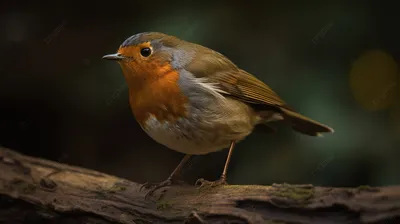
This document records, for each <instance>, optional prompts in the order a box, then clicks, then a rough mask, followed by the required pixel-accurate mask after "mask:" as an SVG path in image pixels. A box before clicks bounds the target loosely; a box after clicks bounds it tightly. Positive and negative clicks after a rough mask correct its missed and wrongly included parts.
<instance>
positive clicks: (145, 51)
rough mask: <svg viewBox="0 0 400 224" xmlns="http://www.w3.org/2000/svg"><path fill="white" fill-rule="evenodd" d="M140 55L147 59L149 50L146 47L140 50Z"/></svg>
mask: <svg viewBox="0 0 400 224" xmlns="http://www.w3.org/2000/svg"><path fill="white" fill-rule="evenodd" d="M140 54H141V55H142V56H143V57H148V56H150V55H151V49H150V48H148V47H145V48H142V49H141V50H140Z"/></svg>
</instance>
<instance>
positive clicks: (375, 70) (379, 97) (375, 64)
mask: <svg viewBox="0 0 400 224" xmlns="http://www.w3.org/2000/svg"><path fill="white" fill-rule="evenodd" d="M397 73H398V72H397V63H396V61H395V60H394V59H393V57H392V56H391V55H389V54H388V53H386V52H384V51H382V50H370V51H368V52H366V53H364V54H363V55H361V56H360V57H359V58H358V59H357V60H356V61H355V62H354V63H353V65H352V68H351V70H350V87H351V89H352V92H353V95H354V97H355V99H356V101H357V102H358V103H359V104H360V105H361V106H362V107H363V108H364V109H367V110H370V111H378V110H383V109H386V108H388V107H389V106H390V105H391V104H392V103H393V102H394V99H395V93H396V89H397V86H398V83H397Z"/></svg>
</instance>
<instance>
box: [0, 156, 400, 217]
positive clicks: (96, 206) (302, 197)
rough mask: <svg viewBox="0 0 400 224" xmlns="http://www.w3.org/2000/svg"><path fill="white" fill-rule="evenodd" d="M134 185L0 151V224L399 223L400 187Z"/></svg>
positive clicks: (126, 181)
mask: <svg viewBox="0 0 400 224" xmlns="http://www.w3.org/2000/svg"><path fill="white" fill-rule="evenodd" d="M139 187H140V185H139V184H137V183H133V182H130V181H128V180H125V179H121V178H118V177H114V176H111V175H107V174H103V173H99V172H96V171H92V170H87V169H84V168H78V167H73V166H68V165H64V164H60V163H56V162H51V161H48V160H44V159H39V158H33V157H29V156H24V155H21V154H19V153H17V152H14V151H11V150H8V149H5V148H0V223H22V222H23V223H43V222H45V221H51V222H52V223H53V222H54V223H299V224H305V223H307V224H311V223H312V224H314V223H315V224H323V223H332V224H333V223H385V224H389V223H399V220H400V186H392V187H381V188H372V187H368V186H364V187H358V188H330V187H314V186H312V185H288V184H282V185H276V184H274V185H272V186H256V185H248V186H238V185H230V186H223V187H216V188H206V189H201V190H198V189H196V188H194V187H192V186H176V187H171V188H169V189H167V190H166V191H164V192H159V193H157V194H156V195H155V198H151V199H148V200H145V199H144V194H145V193H146V192H143V191H139Z"/></svg>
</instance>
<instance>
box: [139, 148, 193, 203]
mask: <svg viewBox="0 0 400 224" xmlns="http://www.w3.org/2000/svg"><path fill="white" fill-rule="evenodd" d="M190 157H191V155H185V156H184V157H183V159H182V160H181V162H180V163H179V164H178V166H177V167H176V168H175V169H174V171H172V173H171V174H170V175H169V177H168V178H167V179H166V180H165V181H163V182H160V183H155V184H154V183H152V184H151V183H145V184H143V185H142V186H141V187H140V190H142V189H143V188H150V187H152V189H151V190H150V191H149V192H147V194H146V195H145V198H147V197H148V196H149V195H152V194H153V193H154V192H155V191H156V190H158V189H160V188H163V187H167V186H170V185H172V184H173V182H174V179H175V178H176V176H177V175H179V173H180V172H181V170H182V167H183V165H185V163H186V162H187V161H188V160H189V159H190Z"/></svg>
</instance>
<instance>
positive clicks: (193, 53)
mask: <svg viewBox="0 0 400 224" xmlns="http://www.w3.org/2000/svg"><path fill="white" fill-rule="evenodd" d="M102 58H103V59H106V60H113V61H116V62H118V64H119V65H120V67H121V70H122V73H123V76H124V78H125V80H126V82H127V84H128V89H129V104H130V108H131V110H132V113H133V115H134V117H135V119H136V121H137V122H138V124H139V125H140V127H141V128H142V129H143V131H144V132H145V133H147V135H149V136H150V137H151V138H152V139H153V140H155V141H156V142H158V143H159V144H161V145H164V146H166V147H167V148H169V149H171V150H174V151H177V152H180V153H183V154H184V156H183V159H182V160H181V162H180V163H179V164H178V166H177V167H176V168H175V169H174V171H173V172H172V173H171V174H170V175H169V177H168V178H167V179H166V180H164V181H162V182H158V183H153V184H149V183H145V184H144V185H143V186H142V187H145V188H148V189H149V191H148V192H147V194H146V196H148V195H151V194H153V193H154V192H155V191H156V190H158V189H160V188H164V187H167V186H170V185H173V184H175V183H178V181H179V180H178V179H179V178H178V176H179V174H180V171H181V169H182V167H183V166H184V164H185V163H186V162H187V161H188V160H189V159H190V157H191V156H193V155H205V154H209V153H213V152H217V151H220V150H223V149H226V148H229V151H228V155H227V158H226V161H225V166H224V169H223V171H222V174H221V176H220V178H219V179H218V180H216V181H207V180H204V179H199V180H198V181H196V185H197V186H200V187H204V186H220V185H224V184H227V171H228V165H229V162H230V160H231V156H232V152H233V149H234V148H235V145H236V144H237V143H238V142H240V141H242V140H243V139H245V138H246V137H247V136H248V135H250V134H251V133H252V132H253V131H254V130H256V129H257V127H263V128H264V129H265V130H269V131H275V130H274V129H273V128H272V127H271V126H270V123H271V122H282V123H286V124H287V125H289V126H290V127H291V128H292V129H293V130H294V131H296V132H299V133H301V134H305V135H308V136H322V134H323V133H333V132H334V130H333V129H332V128H331V127H329V126H327V125H324V124H322V123H319V122H317V121H315V120H312V119H310V118H308V117H306V116H304V115H302V114H300V113H298V112H296V111H295V110H294V109H293V108H292V107H290V106H289V105H288V104H287V103H286V102H285V101H283V100H282V99H281V98H280V97H279V96H278V94H277V93H275V92H274V91H273V90H272V89H271V88H270V87H269V86H268V85H267V84H265V83H264V82H262V81H261V80H259V79H258V78H256V77H255V76H254V75H252V74H250V73H249V72H246V71H245V70H243V69H241V68H239V67H238V66H237V65H236V64H235V63H234V62H232V61H231V60H230V59H228V58H227V57H226V56H225V55H223V54H221V53H219V52H217V51H215V50H213V49H210V48H208V47H205V46H202V45H200V44H197V43H192V42H189V41H185V40H183V39H180V38H178V37H176V36H172V35H168V34H165V33H161V32H142V33H137V34H134V35H132V36H130V37H129V38H127V39H126V40H125V41H124V42H123V43H122V44H121V45H120V47H119V49H118V50H117V52H116V53H113V54H107V55H104V56H103V57H102Z"/></svg>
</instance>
